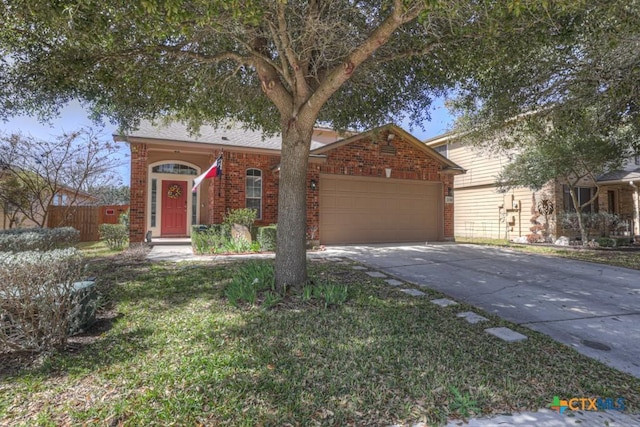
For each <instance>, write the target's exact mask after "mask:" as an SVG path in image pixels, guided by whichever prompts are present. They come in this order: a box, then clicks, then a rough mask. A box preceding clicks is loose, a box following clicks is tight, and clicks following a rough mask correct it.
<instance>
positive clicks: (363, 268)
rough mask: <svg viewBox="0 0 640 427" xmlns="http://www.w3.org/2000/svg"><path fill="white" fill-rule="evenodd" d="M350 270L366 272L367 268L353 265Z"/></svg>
mask: <svg viewBox="0 0 640 427" xmlns="http://www.w3.org/2000/svg"><path fill="white" fill-rule="evenodd" d="M351 268H353V269H354V270H366V269H367V267H363V266H361V265H354V266H353V267H351Z"/></svg>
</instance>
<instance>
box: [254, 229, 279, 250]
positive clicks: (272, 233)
mask: <svg viewBox="0 0 640 427" xmlns="http://www.w3.org/2000/svg"><path fill="white" fill-rule="evenodd" d="M276 233H277V226H276V225H275V224H274V225H268V226H266V227H258V239H257V240H258V243H260V249H262V250H263V251H275V250H276Z"/></svg>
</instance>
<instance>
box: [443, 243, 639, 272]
mask: <svg viewBox="0 0 640 427" xmlns="http://www.w3.org/2000/svg"><path fill="white" fill-rule="evenodd" d="M456 242H458V243H472V244H478V245H488V246H500V247H505V248H509V249H515V250H519V251H523V252H531V253H536V254H541V255H551V256H559V257H562V258H570V259H576V260H580V261H588V262H596V263H599V264H608V265H613V266H616V267H626V268H633V269H635V270H640V247H637V246H630V247H621V248H584V247H581V246H570V247H562V246H552V245H541V244H531V245H524V244H520V243H511V242H508V241H506V240H501V239H466V238H460V237H456Z"/></svg>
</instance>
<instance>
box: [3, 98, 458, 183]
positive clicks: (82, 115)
mask: <svg viewBox="0 0 640 427" xmlns="http://www.w3.org/2000/svg"><path fill="white" fill-rule="evenodd" d="M451 124H452V119H451V116H450V115H449V113H448V111H447V109H446V108H445V107H444V103H443V100H441V99H438V100H436V101H435V102H434V105H433V107H432V110H431V121H430V122H428V123H424V124H423V127H424V128H425V129H424V130H422V129H418V128H416V129H413V130H411V129H409V127H408V126H406V125H403V127H404V128H405V129H406V130H407V131H409V132H410V133H412V134H413V135H414V136H416V137H417V138H418V139H421V140H422V139H427V138H431V137H433V136H437V135H440V134H442V133H444V132H446V131H447V130H448V128H449V126H450V125H451ZM80 127H92V128H93V129H99V126H97V125H95V124H94V123H93V122H92V121H91V119H89V118H88V117H87V113H86V111H85V110H84V109H83V108H82V106H81V105H80V104H79V103H77V102H74V103H71V104H69V105H68V106H67V107H65V108H63V109H62V110H61V111H60V116H59V118H57V119H55V120H52V121H51V122H50V123H48V124H43V123H41V122H39V121H38V119H37V118H36V117H28V116H17V117H13V118H11V119H10V120H9V121H7V122H0V133H3V134H10V133H16V132H20V133H21V134H23V135H27V136H32V137H34V138H38V139H52V138H55V137H56V136H59V135H61V134H63V133H64V132H71V131H74V130H77V129H79V128H80ZM115 131H116V126H115V125H112V124H109V123H107V124H105V126H104V130H103V132H102V135H103V138H104V139H105V140H106V139H109V140H111V139H112V136H111V135H112V134H113V133H114V132H115ZM120 144H121V147H122V148H121V149H120V150H119V156H120V158H121V159H122V166H121V167H120V168H119V169H118V172H119V174H120V175H121V176H122V181H123V183H125V184H127V185H128V184H129V179H130V176H129V175H130V171H131V168H130V165H129V158H128V152H129V149H128V147H127V146H126V144H124V143H120Z"/></svg>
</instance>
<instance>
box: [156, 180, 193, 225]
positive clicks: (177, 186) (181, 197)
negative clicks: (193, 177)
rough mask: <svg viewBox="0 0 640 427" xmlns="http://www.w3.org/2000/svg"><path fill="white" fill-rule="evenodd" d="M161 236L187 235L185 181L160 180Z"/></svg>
mask: <svg viewBox="0 0 640 427" xmlns="http://www.w3.org/2000/svg"><path fill="white" fill-rule="evenodd" d="M160 232H161V234H162V235H163V236H186V235H187V181H162V227H161V230H160Z"/></svg>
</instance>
